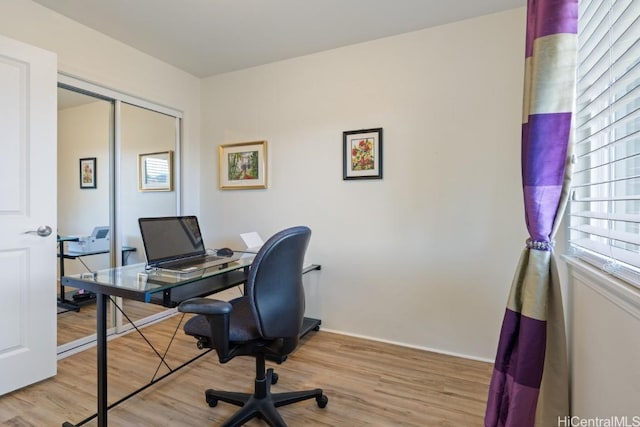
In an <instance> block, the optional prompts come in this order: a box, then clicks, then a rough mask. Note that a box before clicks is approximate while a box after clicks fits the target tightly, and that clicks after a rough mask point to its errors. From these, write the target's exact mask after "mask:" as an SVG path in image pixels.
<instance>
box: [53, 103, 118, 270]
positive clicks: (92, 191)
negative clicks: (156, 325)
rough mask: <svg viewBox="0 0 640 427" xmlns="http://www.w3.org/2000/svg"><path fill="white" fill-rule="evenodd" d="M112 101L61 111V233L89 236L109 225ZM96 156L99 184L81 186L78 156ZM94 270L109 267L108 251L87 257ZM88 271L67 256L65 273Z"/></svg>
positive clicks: (59, 192) (59, 183) (59, 151)
mask: <svg viewBox="0 0 640 427" xmlns="http://www.w3.org/2000/svg"><path fill="white" fill-rule="evenodd" d="M110 126H111V104H110V103H109V102H106V101H96V102H92V103H90V104H85V105H82V106H78V107H73V108H67V109H64V110H59V111H58V228H57V232H58V234H60V235H62V236H71V235H75V236H86V235H89V234H91V232H92V231H93V227H95V226H102V225H105V226H108V225H109V223H110V222H109V144H110V141H109V136H110ZM85 157H95V158H96V184H97V185H96V188H80V177H79V173H80V166H79V160H80V159H81V158H85ZM83 261H84V262H85V263H86V264H87V266H88V267H89V268H90V269H92V270H97V269H101V268H108V267H109V256H108V255H106V254H105V255H95V256H92V257H86V258H85V259H83ZM84 271H86V270H85V268H84V266H83V265H82V264H81V263H80V262H79V261H77V260H65V274H77V273H81V272H84Z"/></svg>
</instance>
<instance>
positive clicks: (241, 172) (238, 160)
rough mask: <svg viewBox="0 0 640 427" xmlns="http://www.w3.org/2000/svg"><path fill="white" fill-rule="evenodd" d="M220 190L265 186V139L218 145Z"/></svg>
mask: <svg viewBox="0 0 640 427" xmlns="http://www.w3.org/2000/svg"><path fill="white" fill-rule="evenodd" d="M218 158H219V161H220V168H219V173H220V178H219V186H220V189H221V190H248V189H256V188H267V141H253V142H241V143H237V144H223V145H220V146H219V149H218Z"/></svg>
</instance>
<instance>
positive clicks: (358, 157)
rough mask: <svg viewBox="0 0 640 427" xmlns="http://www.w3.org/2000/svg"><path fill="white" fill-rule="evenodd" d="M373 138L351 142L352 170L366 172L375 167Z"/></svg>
mask: <svg viewBox="0 0 640 427" xmlns="http://www.w3.org/2000/svg"><path fill="white" fill-rule="evenodd" d="M374 156H375V155H374V153H373V138H364V139H352V140H351V170H354V171H365V170H372V169H373V167H374V164H373V163H374V160H375V157H374Z"/></svg>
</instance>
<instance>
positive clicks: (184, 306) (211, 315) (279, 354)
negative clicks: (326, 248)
mask: <svg viewBox="0 0 640 427" xmlns="http://www.w3.org/2000/svg"><path fill="white" fill-rule="evenodd" d="M310 237H311V230H310V229H309V228H307V227H293V228H289V229H286V230H283V231H280V232H279V233H276V234H275V235H274V236H273V237H271V238H270V239H269V240H268V241H267V242H266V243H265V244H264V245H263V246H262V248H261V249H260V251H259V252H258V254H257V255H256V257H255V259H254V261H253V263H252V265H251V268H250V270H249V275H248V278H247V282H246V285H245V289H246V293H245V295H244V296H242V297H240V298H236V299H234V300H232V301H229V302H225V301H217V300H213V299H207V298H195V299H191V300H187V301H184V302H183V303H181V304H180V306H179V307H178V310H180V311H181V312H185V313H196V314H199V316H195V317H193V318H191V319H189V321H188V322H187V323H186V324H185V326H184V331H185V333H186V334H188V335H193V336H195V337H196V338H197V339H198V347H199V348H215V350H216V352H217V353H218V359H219V360H220V363H226V362H228V361H229V360H231V359H233V358H234V357H236V356H247V355H248V356H253V357H255V358H256V379H255V391H254V393H253V394H251V393H236V392H228V391H219V390H211V389H210V390H207V391H206V392H205V398H206V401H207V403H208V404H209V406H211V407H214V406H216V405H217V404H218V401H219V400H221V401H223V402H227V403H231V404H234V405H237V406H242V408H240V409H239V410H238V411H237V412H236V413H235V414H234V415H233V416H232V417H231V418H229V419H228V420H227V421H226V422H225V423H224V424H223V425H224V426H239V425H242V424H244V423H246V422H247V421H249V420H251V419H252V418H255V417H258V418H261V419H263V420H264V421H266V422H267V423H268V424H269V425H271V426H286V424H285V422H284V420H283V419H282V417H281V416H280V414H279V413H278V411H277V410H276V408H277V407H279V406H283V405H288V404H290V403H295V402H299V401H301V400H306V399H311V398H314V397H315V399H316V403H317V404H318V406H319V407H320V408H324V407H325V406H326V405H327V401H328V399H327V397H326V396H325V395H324V394H322V390H321V389H319V388H318V389H315V390H306V391H299V392H289V393H273V394H272V393H271V390H270V389H271V385H272V384H275V383H276V382H277V381H278V375H277V374H276V373H275V372H274V371H273V369H271V368H269V369H268V370H266V372H265V359H266V358H269V359H275V360H284V359H286V356H287V355H288V354H290V353H291V352H292V351H293V350H294V349H295V348H296V346H297V345H298V340H299V335H300V330H301V327H302V320H303V317H304V290H303V287H302V264H303V260H304V255H305V252H306V250H307V245H308V244H309V238H310Z"/></svg>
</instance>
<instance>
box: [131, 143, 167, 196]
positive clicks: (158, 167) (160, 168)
mask: <svg viewBox="0 0 640 427" xmlns="http://www.w3.org/2000/svg"><path fill="white" fill-rule="evenodd" d="M138 190H139V191H173V151H161V152H158V153H147V154H139V155H138Z"/></svg>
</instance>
